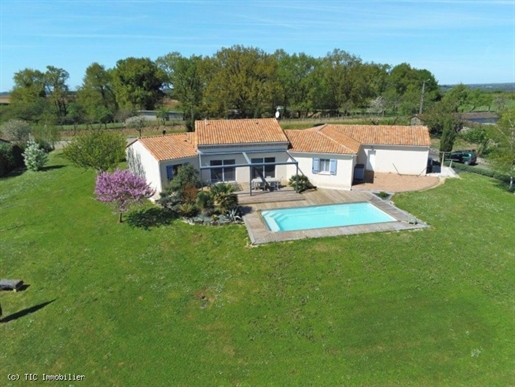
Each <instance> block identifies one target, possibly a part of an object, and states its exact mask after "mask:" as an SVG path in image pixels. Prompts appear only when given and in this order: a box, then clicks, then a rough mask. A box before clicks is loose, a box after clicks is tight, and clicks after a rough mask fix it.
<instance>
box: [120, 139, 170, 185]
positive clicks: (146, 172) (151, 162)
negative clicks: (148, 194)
mask: <svg viewBox="0 0 515 387" xmlns="http://www.w3.org/2000/svg"><path fill="white" fill-rule="evenodd" d="M126 153H127V161H128V164H129V169H131V170H132V172H134V173H136V174H138V175H141V174H143V177H144V178H145V180H146V181H147V183H148V184H149V185H150V186H151V187H152V188H154V189H155V190H156V194H158V193H159V192H161V190H162V182H161V176H160V174H159V163H158V161H157V160H156V159H155V158H154V156H153V155H152V154H151V153H150V152H149V151H148V150H147V148H145V147H144V146H143V145H142V144H141V143H140V142H138V141H136V142H134V143H132V144H131V145H129V146H128V147H127V150H126ZM131 154H132V156H131ZM130 157H134V158H135V162H136V163H137V164H138V165H139V167H138V168H137V170H135V169H134V168H132V167H131V163H130V162H129V158H130Z"/></svg>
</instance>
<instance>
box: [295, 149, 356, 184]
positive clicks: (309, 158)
mask: <svg viewBox="0 0 515 387" xmlns="http://www.w3.org/2000/svg"><path fill="white" fill-rule="evenodd" d="M291 155H292V156H293V157H294V158H295V160H297V161H298V162H299V174H303V175H306V176H307V178H308V179H309V181H310V182H311V183H312V184H313V185H315V186H317V187H320V188H328V189H345V190H350V189H351V187H352V179H353V177H354V165H355V162H354V159H355V157H354V156H352V155H334V154H317V153H292V154H291ZM313 158H320V159H336V160H337V164H336V174H335V175H331V174H330V173H325V172H319V173H313V171H312V168H313ZM293 175H295V165H288V177H289V176H293Z"/></svg>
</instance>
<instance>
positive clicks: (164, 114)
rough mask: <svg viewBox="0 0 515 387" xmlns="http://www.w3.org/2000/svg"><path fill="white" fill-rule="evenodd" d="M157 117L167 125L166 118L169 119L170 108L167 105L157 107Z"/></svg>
mask: <svg viewBox="0 0 515 387" xmlns="http://www.w3.org/2000/svg"><path fill="white" fill-rule="evenodd" d="M156 118H158V119H160V120H161V123H162V124H163V125H166V120H168V109H167V108H166V107H165V106H161V107H160V108H159V109H157V112H156Z"/></svg>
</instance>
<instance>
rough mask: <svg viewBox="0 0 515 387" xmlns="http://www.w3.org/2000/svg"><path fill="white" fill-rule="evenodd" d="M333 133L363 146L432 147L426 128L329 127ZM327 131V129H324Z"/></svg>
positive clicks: (385, 126)
mask: <svg viewBox="0 0 515 387" xmlns="http://www.w3.org/2000/svg"><path fill="white" fill-rule="evenodd" d="M327 127H329V128H331V132H333V133H334V132H339V133H342V134H344V135H347V136H348V137H352V138H353V139H355V140H356V141H359V142H360V143H361V144H370V145H415V146H430V145H431V139H430V138H429V129H428V128H427V127H426V126H399V125H396V126H390V125H327ZM324 130H325V129H324Z"/></svg>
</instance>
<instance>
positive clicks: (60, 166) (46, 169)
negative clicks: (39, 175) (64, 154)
mask: <svg viewBox="0 0 515 387" xmlns="http://www.w3.org/2000/svg"><path fill="white" fill-rule="evenodd" d="M64 167H66V165H50V166H48V167H43V168H41V172H46V171H52V170H54V169H61V168H64Z"/></svg>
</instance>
